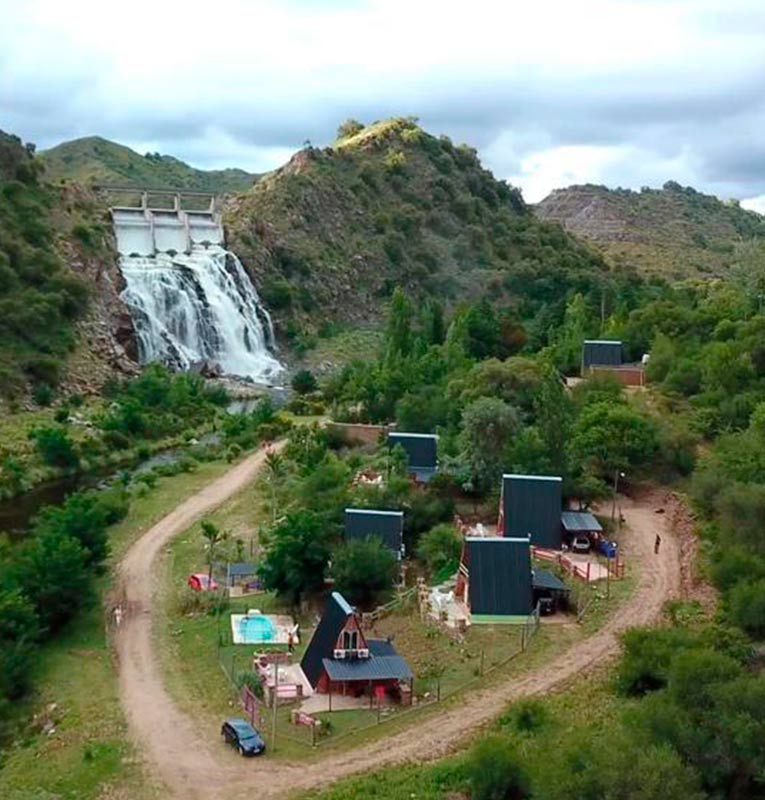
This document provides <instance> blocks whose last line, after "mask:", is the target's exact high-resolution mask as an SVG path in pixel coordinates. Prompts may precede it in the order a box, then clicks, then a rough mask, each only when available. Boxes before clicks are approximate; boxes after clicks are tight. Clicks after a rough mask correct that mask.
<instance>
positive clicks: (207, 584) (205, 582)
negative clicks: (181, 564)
mask: <svg viewBox="0 0 765 800" xmlns="http://www.w3.org/2000/svg"><path fill="white" fill-rule="evenodd" d="M186 583H187V584H188V585H189V586H190V587H191V588H192V589H193V590H194V591H195V592H210V591H212V592H214V591H215V590H216V589H217V588H218V584H217V582H216V581H215V578H210V576H209V575H207V574H206V573H204V572H195V573H194V574H193V575H189V579H188V580H187V581H186Z"/></svg>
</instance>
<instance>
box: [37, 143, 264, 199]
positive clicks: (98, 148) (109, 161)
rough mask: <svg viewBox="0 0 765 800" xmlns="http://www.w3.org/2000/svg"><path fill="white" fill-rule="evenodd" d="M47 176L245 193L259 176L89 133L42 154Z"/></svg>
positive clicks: (153, 187)
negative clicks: (200, 165)
mask: <svg viewBox="0 0 765 800" xmlns="http://www.w3.org/2000/svg"><path fill="white" fill-rule="evenodd" d="M41 160H42V162H43V163H44V164H45V170H46V176H47V177H48V178H49V179H50V180H53V181H57V180H60V179H65V180H71V181H77V182H79V183H82V184H84V185H86V186H90V185H93V184H106V185H110V184H111V185H116V186H130V187H136V188H146V189H188V190H190V191H201V192H242V191H245V190H246V189H249V188H250V186H252V183H253V181H254V180H256V178H257V176H256V175H251V174H250V173H248V172H245V171H244V170H241V169H222V170H209V171H205V170H201V169H194V168H193V167H190V166H189V165H188V164H185V163H184V162H183V161H179V160H178V159H177V158H173V157H172V156H163V155H160V154H159V153H146V155H139V154H138V153H136V152H135V151H134V150H131V149H130V148H129V147H125V146H124V145H121V144H117V143H116V142H110V141H109V140H108V139H102V138H101V137H100V136H88V137H86V138H84V139H74V140H73V141H71V142H64V143H63V144H60V145H57V146H56V147H53V148H51V149H50V150H46V151H45V152H43V153H42V154H41Z"/></svg>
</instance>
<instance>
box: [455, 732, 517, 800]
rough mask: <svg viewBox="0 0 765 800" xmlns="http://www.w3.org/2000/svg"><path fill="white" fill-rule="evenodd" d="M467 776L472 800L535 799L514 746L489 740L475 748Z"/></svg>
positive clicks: (472, 751)
mask: <svg viewBox="0 0 765 800" xmlns="http://www.w3.org/2000/svg"><path fill="white" fill-rule="evenodd" d="M465 766H466V772H467V777H468V781H469V783H470V796H471V798H472V800H524V799H525V798H528V797H531V788H530V785H529V779H528V777H527V775H526V772H525V770H524V769H523V768H522V767H521V766H520V763H519V760H518V757H517V755H516V754H515V752H514V750H513V747H512V745H511V744H510V742H509V741H508V740H507V739H505V738H503V737H501V736H489V737H487V738H485V739H482V740H481V741H479V742H478V744H477V745H475V746H474V747H473V749H472V750H471V751H470V754H469V755H468V758H467V763H466V765H465Z"/></svg>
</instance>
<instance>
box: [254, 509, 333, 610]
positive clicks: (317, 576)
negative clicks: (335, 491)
mask: <svg viewBox="0 0 765 800" xmlns="http://www.w3.org/2000/svg"><path fill="white" fill-rule="evenodd" d="M329 556H330V550H329V536H328V533H327V528H326V527H325V526H324V525H323V524H322V521H321V519H320V518H319V517H318V516H317V515H316V514H314V513H313V512H311V511H298V512H295V513H293V514H288V515H287V517H286V519H285V520H284V522H282V523H281V524H280V525H277V526H276V528H274V529H273V531H271V533H270V535H269V536H268V538H267V541H266V554H265V557H264V559H263V561H262V562H261V564H260V567H259V569H258V572H259V574H260V578H261V580H262V581H263V585H264V587H265V588H266V589H269V590H271V591H274V592H277V593H278V594H279V595H281V596H282V597H285V598H286V599H287V600H288V601H289V602H290V603H291V604H292V605H293V606H295V607H297V606H299V605H300V601H301V600H302V598H303V597H304V596H305V595H306V594H308V593H309V592H315V591H319V590H320V589H321V588H322V587H323V586H324V577H325V573H326V569H327V563H328V562H329Z"/></svg>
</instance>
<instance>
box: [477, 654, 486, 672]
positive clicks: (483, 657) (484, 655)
mask: <svg viewBox="0 0 765 800" xmlns="http://www.w3.org/2000/svg"><path fill="white" fill-rule="evenodd" d="M485 657H486V651H485V650H484V649H483V647H482V648H481V667H480V669H479V670H478V674H479V675H481V677H483V667H484V660H485Z"/></svg>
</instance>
